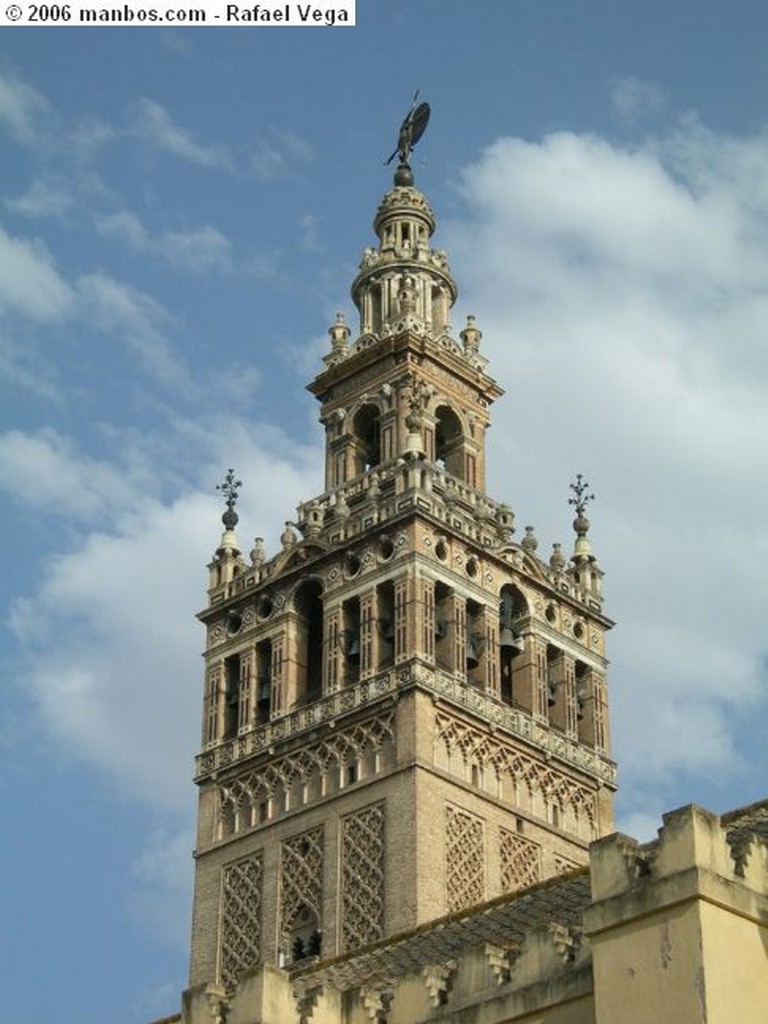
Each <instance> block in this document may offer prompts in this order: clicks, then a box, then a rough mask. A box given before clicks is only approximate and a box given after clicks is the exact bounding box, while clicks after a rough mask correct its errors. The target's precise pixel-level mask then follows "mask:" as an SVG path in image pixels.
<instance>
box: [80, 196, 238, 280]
mask: <svg viewBox="0 0 768 1024" xmlns="http://www.w3.org/2000/svg"><path fill="white" fill-rule="evenodd" d="M96 228H97V230H98V232H99V233H100V234H101V235H103V236H104V237H105V238H113V239H116V240H117V241H120V242H122V243H124V244H125V245H127V246H128V247H129V248H131V249H133V250H134V251H135V252H148V253H150V254H154V255H156V256H157V257H158V258H159V259H162V260H163V261H164V262H166V263H167V264H168V265H169V266H171V267H173V268H174V269H176V270H188V271H191V272H192V273H194V274H206V273H211V272H214V271H215V272H219V273H227V272H229V271H230V270H231V269H232V246H231V243H230V241H229V239H228V238H226V237H225V236H224V235H223V234H222V233H221V231H219V230H218V229H217V228H214V227H212V226H211V225H210V224H206V225H204V226H203V227H200V228H191V229H190V230H187V231H166V232H160V233H158V234H155V235H153V234H151V233H150V231H149V230H148V229H147V228H146V227H145V226H144V224H143V223H142V222H141V220H140V219H139V218H138V217H137V216H136V214H135V213H131V212H130V211H129V210H119V211H117V212H115V213H110V214H105V215H103V216H101V217H97V219H96Z"/></svg>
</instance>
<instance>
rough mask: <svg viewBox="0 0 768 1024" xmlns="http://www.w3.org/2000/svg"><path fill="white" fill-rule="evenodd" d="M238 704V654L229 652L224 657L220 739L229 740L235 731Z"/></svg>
mask: <svg viewBox="0 0 768 1024" xmlns="http://www.w3.org/2000/svg"><path fill="white" fill-rule="evenodd" d="M239 706H240V655H239V654H231V655H230V656H229V657H228V658H225V659H224V729H223V736H222V739H225V740H229V739H232V737H233V736H234V735H235V734H236V733H237V716H238V710H239Z"/></svg>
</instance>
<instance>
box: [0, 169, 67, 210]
mask: <svg viewBox="0 0 768 1024" xmlns="http://www.w3.org/2000/svg"><path fill="white" fill-rule="evenodd" d="M74 202H75V197H74V195H73V194H72V191H71V188H70V186H69V185H68V184H67V183H66V182H64V181H63V180H61V179H52V178H35V180H34V181H33V182H32V183H31V185H30V186H29V188H28V189H27V191H26V192H25V193H24V195H22V196H19V198H18V199H8V200H6V206H7V207H8V209H9V210H11V212H12V213H20V214H22V215H23V216H25V217H32V218H34V219H44V218H46V217H52V218H53V219H55V220H63V219H64V218H65V217H66V215H67V214H68V213H69V211H70V210H71V209H72V207H73V205H74Z"/></svg>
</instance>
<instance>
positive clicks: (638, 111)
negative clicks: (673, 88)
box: [610, 75, 664, 123]
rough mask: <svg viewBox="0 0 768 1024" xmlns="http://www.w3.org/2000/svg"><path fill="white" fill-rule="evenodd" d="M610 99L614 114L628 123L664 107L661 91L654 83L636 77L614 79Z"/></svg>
mask: <svg viewBox="0 0 768 1024" xmlns="http://www.w3.org/2000/svg"><path fill="white" fill-rule="evenodd" d="M610 99H611V107H612V109H613V111H614V113H615V114H617V115H618V117H619V118H620V119H621V120H622V121H626V122H627V123H632V122H634V121H637V120H639V119H640V118H643V117H645V116H647V115H648V114H655V113H656V112H657V111H658V110H660V109H661V108H662V107H663V106H664V94H663V93H662V91H661V89H659V87H658V86H656V85H654V84H653V82H646V81H644V80H643V79H641V78H637V77H635V76H634V75H628V76H626V77H625V78H617V79H614V81H613V82H612V83H611V89H610Z"/></svg>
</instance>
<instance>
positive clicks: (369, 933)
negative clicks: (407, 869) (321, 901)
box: [341, 804, 384, 951]
mask: <svg viewBox="0 0 768 1024" xmlns="http://www.w3.org/2000/svg"><path fill="white" fill-rule="evenodd" d="M341 844H342V845H341V941H342V947H343V949H344V950H345V951H346V950H352V949H356V948H358V947H359V946H365V945H367V944H368V943H369V942H376V940H377V939H380V938H382V937H383V935H384V805H383V804H374V805H372V806H371V807H364V808H363V810H361V811H358V812H357V813H356V814H350V815H348V816H347V817H346V818H344V820H343V823H342V836H341Z"/></svg>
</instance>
